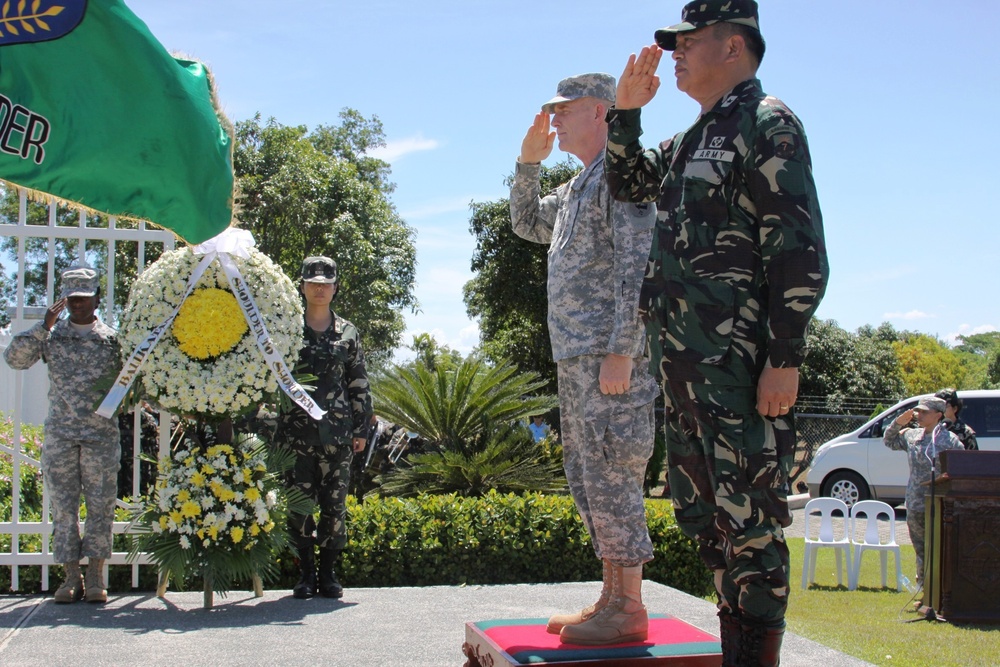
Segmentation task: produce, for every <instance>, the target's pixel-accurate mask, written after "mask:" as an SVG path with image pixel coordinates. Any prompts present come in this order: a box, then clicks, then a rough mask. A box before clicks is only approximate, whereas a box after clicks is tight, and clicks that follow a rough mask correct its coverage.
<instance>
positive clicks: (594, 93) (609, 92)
mask: <svg viewBox="0 0 1000 667" xmlns="http://www.w3.org/2000/svg"><path fill="white" fill-rule="evenodd" d="M616 87H617V84H616V82H615V77H613V76H611V75H610V74H602V73H599V72H594V73H591V74H577V75H576V76H571V77H568V78H565V79H563V80H562V81H560V82H559V85H558V86H557V87H556V96H555V97H553V98H552V99H551V100H549V101H548V102H546V103H545V104H543V105H542V111H544V112H545V113H552V111H553V109H554V108H555V106H556V105H557V104H562V103H563V102H572V101H573V100H578V99H580V98H582V97H596V98H597V99H599V100H606V101H608V102H611V103H612V104H614V101H615V88H616Z"/></svg>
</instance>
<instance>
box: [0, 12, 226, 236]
mask: <svg viewBox="0 0 1000 667" xmlns="http://www.w3.org/2000/svg"><path fill="white" fill-rule="evenodd" d="M213 98H214V93H213V90H212V82H211V75H210V74H209V72H208V70H207V68H206V67H205V66H204V65H202V64H201V63H198V62H194V61H191V60H182V59H180V58H174V57H173V56H171V55H170V54H169V53H168V52H167V51H166V50H165V49H164V48H163V46H162V45H161V44H160V43H159V42H158V41H157V40H156V38H155V37H153V35H152V34H151V33H150V32H149V29H148V28H147V27H146V25H145V24H144V23H143V22H142V21H141V20H139V18H138V17H137V16H136V15H135V14H133V13H132V11H131V10H130V9H128V7H126V6H125V5H124V4H123V3H122V2H121V0H89V1H88V0H0V179H2V180H4V181H7V182H8V183H10V184H14V185H17V186H20V187H23V188H28V189H30V190H34V191H37V192H41V193H45V194H47V195H52V196H54V197H57V198H59V199H62V200H65V201H66V202H68V203H70V204H71V205H73V204H75V205H79V206H83V207H85V208H89V209H93V210H95V211H99V212H101V213H107V214H109V215H116V216H120V217H125V218H132V219H136V220H148V221H150V222H153V223H155V224H157V225H159V226H160V227H165V228H167V229H170V230H172V231H173V232H174V233H176V234H177V235H178V236H180V237H181V238H183V239H184V240H185V241H188V242H189V243H200V242H202V241H204V240H206V239H209V238H212V237H213V236H215V235H217V234H219V233H220V232H222V231H223V230H224V229H226V228H227V227H228V226H229V223H230V222H231V220H232V212H233V211H232V209H233V164H232V150H233V141H232V135H231V129H229V122H228V121H227V120H225V117H224V116H223V115H222V114H221V113H217V112H216V106H217V105H215V104H213V101H214V99H213Z"/></svg>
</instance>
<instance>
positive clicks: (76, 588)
mask: <svg viewBox="0 0 1000 667" xmlns="http://www.w3.org/2000/svg"><path fill="white" fill-rule="evenodd" d="M62 566H63V568H64V569H65V570H66V581H64V582H63V583H62V586H60V587H59V588H58V589H57V590H56V593H55V595H53V596H52V598H53V599H54V600H55V601H56V602H57V603H58V604H68V603H70V602H76V601H77V600H79V599H80V598H82V597H83V575H82V574H80V562H79V561H75V562H71V563H63V564H62Z"/></svg>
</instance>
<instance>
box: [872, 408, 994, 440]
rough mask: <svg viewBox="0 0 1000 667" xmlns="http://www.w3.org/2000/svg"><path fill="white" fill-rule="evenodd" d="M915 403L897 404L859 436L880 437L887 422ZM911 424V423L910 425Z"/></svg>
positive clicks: (889, 422)
mask: <svg viewBox="0 0 1000 667" xmlns="http://www.w3.org/2000/svg"><path fill="white" fill-rule="evenodd" d="M916 405H917V402H916V401H907V402H906V403H904V404H903V405H901V406H899V407H898V408H896V409H895V410H893V411H892V412H889V413H887V414H886V415H885V416H884V417H882V418H881V419H880V420H878V421H877V422H875V423H874V424H872V426H871V429H865V430H866V431H869V430H870V431H871V433H862V434H861V437H863V438H881V437H882V436H884V435H885V429H886V428H887V427H888V426H889V424H891V423H892V422H893V421H894V420H896V419H898V418H899V415H901V414H903V413H904V412H906V411H907V410H909V409H911V408H914V407H916ZM962 416H963V417H964V416H965V407H964V405H963V407H962ZM914 421H915V420H914ZM912 425H913V424H911V426H912ZM972 428H976V427H975V426H973V427H972ZM976 433H977V434H978V433H979V431H976Z"/></svg>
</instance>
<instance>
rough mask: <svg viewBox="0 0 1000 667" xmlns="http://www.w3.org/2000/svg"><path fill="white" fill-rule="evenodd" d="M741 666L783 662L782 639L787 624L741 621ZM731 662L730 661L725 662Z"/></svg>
mask: <svg viewBox="0 0 1000 667" xmlns="http://www.w3.org/2000/svg"><path fill="white" fill-rule="evenodd" d="M740 634H741V637H740V653H739V656H740V657H739V661H738V662H734V663H732V664H734V665H739V666H740V667H745V666H749V667H778V665H779V664H781V641H782V639H783V638H784V635H785V625H784V623H782V625H781V626H780V627H768V626H766V625H761V624H759V623H748V622H747V621H745V620H744V621H741V622H740ZM723 664H729V663H725V662H724V663H723Z"/></svg>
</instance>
